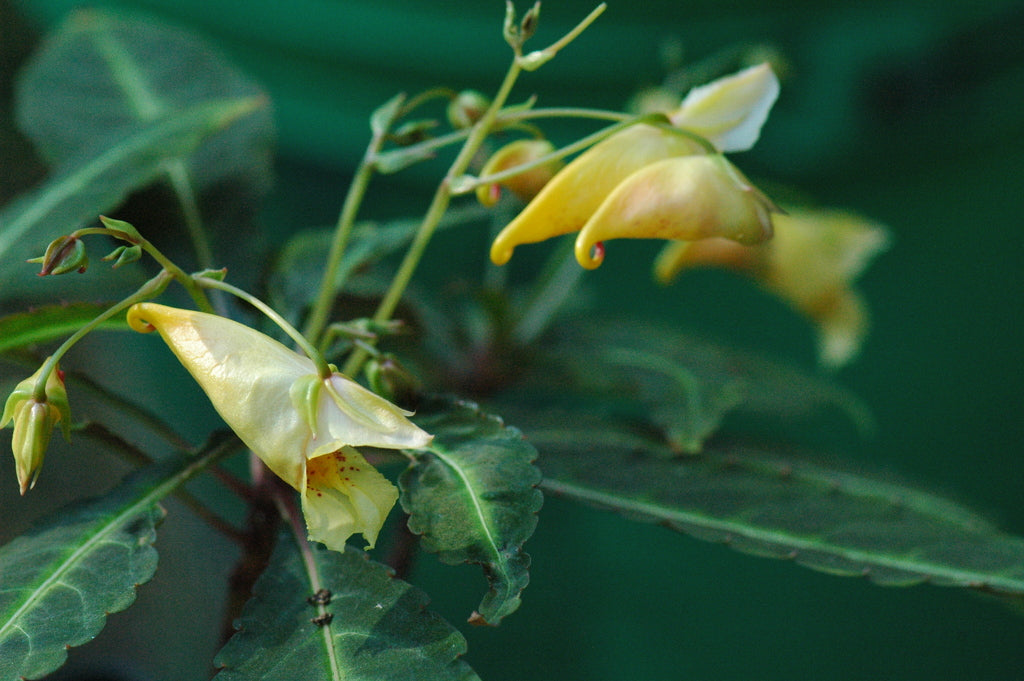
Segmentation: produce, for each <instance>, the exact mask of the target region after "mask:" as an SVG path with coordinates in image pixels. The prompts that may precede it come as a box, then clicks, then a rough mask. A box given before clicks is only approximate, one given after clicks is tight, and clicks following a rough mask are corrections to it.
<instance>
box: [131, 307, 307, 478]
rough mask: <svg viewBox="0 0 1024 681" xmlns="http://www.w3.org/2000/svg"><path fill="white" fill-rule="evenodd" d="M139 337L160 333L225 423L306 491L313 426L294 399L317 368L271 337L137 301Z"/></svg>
mask: <svg viewBox="0 0 1024 681" xmlns="http://www.w3.org/2000/svg"><path fill="white" fill-rule="evenodd" d="M128 323H129V324H130V325H131V326H132V328H133V329H135V330H136V331H151V330H153V329H156V330H157V331H158V332H160V336H161V337H162V338H163V339H164V341H165V342H166V343H167V345H168V347H170V348H171V351H172V352H174V354H175V356H177V358H178V360H179V361H180V362H181V363H182V365H184V367H185V368H186V369H187V370H188V372H189V373H190V374H192V377H193V378H194V379H195V380H196V382H197V383H199V386H200V387H201V388H202V389H203V392H205V393H206V395H207V396H208V397H209V398H210V402H212V403H213V406H214V408H215V409H216V410H217V412H218V413H219V414H220V415H221V418H223V419H224V421H225V422H226V423H227V424H228V425H229V426H230V427H231V429H232V430H234V431H235V433H236V434H237V435H238V437H239V438H241V440H242V442H244V443H245V444H246V446H247V447H248V448H249V449H251V450H252V451H253V452H254V453H255V454H256V455H257V456H259V457H260V458H261V459H262V460H263V462H264V463H265V464H267V466H268V467H270V469H271V470H272V471H274V473H276V474H277V475H278V476H280V477H281V478H282V479H283V480H284V481H285V482H287V483H288V484H289V485H291V486H292V487H294V488H296V489H301V487H302V479H303V477H302V476H303V473H302V470H303V462H304V460H305V449H306V445H307V441H308V440H309V439H310V437H311V433H310V429H309V426H308V425H307V424H306V423H305V421H304V419H303V418H302V417H301V416H300V414H299V412H298V410H296V409H295V408H294V407H293V406H292V404H291V399H290V397H289V391H290V390H291V386H292V384H293V383H295V381H296V380H298V379H299V378H300V377H302V376H305V375H309V374H315V373H316V367H315V366H314V365H313V362H312V361H310V360H309V359H308V358H307V357H304V356H302V355H299V354H297V353H295V352H293V351H291V350H289V349H288V348H286V347H285V346H284V345H282V344H281V343H278V342H277V341H275V340H274V339H273V338H270V337H269V336H266V335H264V334H262V333H260V332H258V331H256V330H254V329H251V328H249V327H247V326H245V325H244V324H239V323H238V322H235V321H232V320H230V319H225V318H224V317H220V316H218V315H212V314H206V313H203V312H195V311H192V310H181V309H178V308H173V307H167V306H165V305H157V304H156V303H140V304H138V305H133V306H132V307H131V309H130V310H129V311H128Z"/></svg>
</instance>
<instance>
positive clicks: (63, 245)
mask: <svg viewBox="0 0 1024 681" xmlns="http://www.w3.org/2000/svg"><path fill="white" fill-rule="evenodd" d="M28 262H31V263H41V264H42V268H41V269H40V270H39V276H40V277H45V276H47V275H51V274H66V273H68V272H74V271H77V272H78V273H79V274H81V273H82V272H85V270H86V268H87V267H88V266H89V256H88V255H87V254H86V252H85V244H84V243H82V240H81V239H79V238H78V237H74V236H59V237H57V238H56V239H54V240H53V241H51V242H50V244H49V245H48V246H47V247H46V253H44V254H43V255H42V257H39V258H32V259H31V260H29V261H28Z"/></svg>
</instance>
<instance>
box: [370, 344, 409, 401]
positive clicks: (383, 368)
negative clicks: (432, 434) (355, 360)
mask: <svg viewBox="0 0 1024 681" xmlns="http://www.w3.org/2000/svg"><path fill="white" fill-rule="evenodd" d="M366 379H367V381H368V382H369V384H370V387H371V388H372V389H373V391H374V392H375V393H377V394H378V395H382V396H384V397H385V398H387V399H389V400H391V401H392V402H398V403H399V404H410V403H411V402H412V401H413V400H414V399H415V397H416V393H417V392H418V391H419V388H420V385H419V381H417V380H416V377H415V376H413V375H412V374H411V373H410V372H409V370H408V369H406V368H405V367H404V366H402V364H401V363H400V362H399V361H398V360H397V359H395V358H394V357H393V356H391V355H388V354H383V355H381V356H380V357H374V358H372V359H370V360H369V361H367V363H366Z"/></svg>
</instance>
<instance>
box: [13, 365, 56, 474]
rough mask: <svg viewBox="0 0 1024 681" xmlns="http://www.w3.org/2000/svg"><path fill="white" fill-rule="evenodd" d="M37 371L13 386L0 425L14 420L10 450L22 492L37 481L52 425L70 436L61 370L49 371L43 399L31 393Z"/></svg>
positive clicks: (37, 374)
mask: <svg viewBox="0 0 1024 681" xmlns="http://www.w3.org/2000/svg"><path fill="white" fill-rule="evenodd" d="M44 366H45V365H44ZM39 371H42V367H40V368H39ZM39 371H36V373H34V374H32V376H30V377H29V378H26V379H25V380H24V381H22V382H21V383H19V384H18V385H17V386H16V387H15V388H14V391H13V392H12V393H11V394H10V396H9V397H8V398H7V402H6V404H5V405H4V413H3V417H2V418H0V428H3V427H5V426H6V425H7V424H8V423H10V422H12V421H13V422H14V434H13V435H12V437H11V449H12V450H13V452H14V464H15V469H16V470H17V473H18V484H19V485H20V487H21V493H22V494H25V492H27V491H28V490H30V489H32V487H34V486H35V484H36V479H37V478H38V477H39V472H40V470H42V466H43V457H44V456H45V455H46V447H47V446H48V445H49V444H50V436H51V435H52V434H53V428H54V426H56V425H57V424H58V423H60V425H61V430H62V432H63V433H64V439H66V440H70V439H71V409H70V407H69V406H68V394H67V390H66V389H65V388H64V380H63V378H62V377H61V372H60V370H59V369H58V368H56V367H54V369H53V371H51V372H50V375H49V377H48V378H47V379H46V395H45V398H44V399H42V400H39V399H37V398H36V397H35V396H34V395H33V393H34V392H35V385H36V381H37V379H38V377H39Z"/></svg>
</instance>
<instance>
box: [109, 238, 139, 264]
mask: <svg viewBox="0 0 1024 681" xmlns="http://www.w3.org/2000/svg"><path fill="white" fill-rule="evenodd" d="M141 257H142V246H140V245H139V244H135V245H134V246H118V247H117V248H115V249H114V250H113V251H111V252H110V253H109V254H108V255H105V256H103V258H102V259H103V261H105V262H110V261H111V260H113V261H114V264H113V265H111V267H113V268H115V269H116V268H118V267H120V266H121V265H127V264H129V263H133V262H135V261H137V260H139V259H140V258H141Z"/></svg>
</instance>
